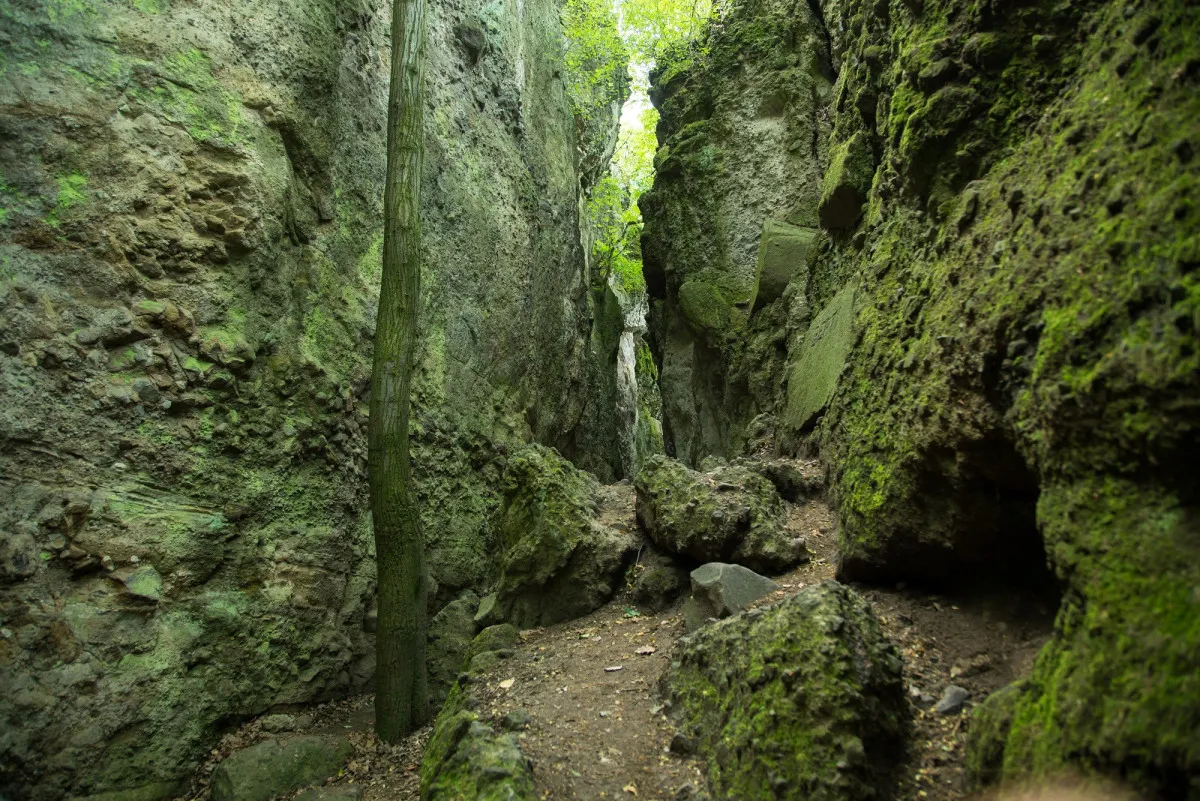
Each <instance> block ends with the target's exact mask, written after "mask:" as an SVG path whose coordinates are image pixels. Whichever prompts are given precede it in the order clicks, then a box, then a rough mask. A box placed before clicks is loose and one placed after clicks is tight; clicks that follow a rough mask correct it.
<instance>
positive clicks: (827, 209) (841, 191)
mask: <svg viewBox="0 0 1200 801" xmlns="http://www.w3.org/2000/svg"><path fill="white" fill-rule="evenodd" d="M874 177H875V154H874V152H873V151H872V148H871V140H870V138H869V137H868V136H867V134H866V133H865V132H863V131H858V132H857V133H855V134H854V135H853V136H852V137H850V138H849V139H847V140H846V141H845V142H843V143H842V144H840V145H838V147H836V148H835V149H834V151H833V153H832V155H831V156H830V160H829V168H828V169H827V170H826V171H825V180H824V181H823V182H822V184H821V203H820V207H819V214H820V218H821V225H823V226H824V227H826V228H850V227H852V226H853V225H854V223H855V222H857V221H858V217H859V213H860V210H861V209H862V205H863V203H864V202H866V199H867V195H869V194H870V193H871V183H872V181H873V180H874Z"/></svg>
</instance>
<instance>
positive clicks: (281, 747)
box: [212, 737, 354, 801]
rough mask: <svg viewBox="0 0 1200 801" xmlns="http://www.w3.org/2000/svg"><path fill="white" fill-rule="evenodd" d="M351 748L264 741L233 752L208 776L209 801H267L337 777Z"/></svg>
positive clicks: (305, 740) (311, 740) (327, 742)
mask: <svg viewBox="0 0 1200 801" xmlns="http://www.w3.org/2000/svg"><path fill="white" fill-rule="evenodd" d="M353 752H354V747H353V746H351V745H350V743H349V742H347V741H346V740H336V741H335V740H331V739H328V738H325V737H295V738H291V739H288V740H265V741H263V742H261V743H256V744H255V745H252V746H250V747H249V748H245V749H242V750H241V751H237V752H235V753H234V754H232V755H231V756H229V757H228V758H226V759H225V760H224V761H222V762H221V764H219V765H217V769H216V770H214V771H213V775H212V797H213V801H269V799H272V798H274V797H276V796H278V795H283V794H284V793H286V792H288V791H289V790H294V789H296V788H297V787H303V786H305V785H306V784H314V783H316V782H319V781H322V780H324V779H326V778H328V777H329V776H332V775H333V774H335V773H337V772H338V770H340V769H341V767H342V766H343V765H344V764H346V760H347V759H348V758H349V757H350V754H352V753H353Z"/></svg>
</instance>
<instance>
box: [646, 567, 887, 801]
mask: <svg viewBox="0 0 1200 801" xmlns="http://www.w3.org/2000/svg"><path fill="white" fill-rule="evenodd" d="M902 664H903V663H902V662H901V660H900V656H899V654H898V653H897V652H896V649H895V648H894V647H893V646H892V644H891V643H889V642H888V641H887V639H886V638H885V637H884V635H883V633H882V631H881V630H880V626H879V622H878V620H876V618H875V615H874V614H873V613H872V612H871V608H870V606H869V605H868V604H867V602H866V601H865V600H864V599H863V598H861V597H860V596H859V595H857V594H856V593H855V592H853V591H852V590H850V589H849V588H848V587H846V586H844V585H842V584H839V583H837V582H834V581H826V582H823V583H821V584H819V585H815V586H812V587H809V588H807V589H805V590H803V591H801V592H800V593H798V594H796V595H793V596H791V597H789V598H786V599H785V600H783V601H780V602H779V603H777V604H775V605H773V606H770V607H766V608H763V609H755V610H752V611H750V612H747V613H746V614H743V615H738V616H736V617H731V618H727V619H725V620H722V621H718V622H717V623H714V624H712V625H710V626H705V627H704V628H702V629H700V630H699V631H697V632H696V633H694V634H692V635H690V636H689V637H687V638H685V639H684V640H683V641H682V648H681V652H680V654H679V661H678V662H675V663H673V664H672V666H671V669H670V671H669V672H668V673H667V675H666V677H665V678H664V686H665V689H666V693H667V698H668V700H669V702H670V709H671V716H672V719H673V720H674V721H675V723H676V724H677V726H678V728H679V739H680V742H681V743H686V744H687V745H688V747H691V748H694V749H695V751H696V752H697V753H698V754H699V755H700V756H701V758H702V759H703V760H704V762H705V763H706V764H707V766H708V778H709V781H710V783H711V785H712V789H713V791H714V794H715V795H716V796H718V797H722V798H737V799H741V800H742V801H754V799H811V800H812V801H859V800H860V799H861V800H862V801H865V800H866V799H878V798H888V797H891V796H892V794H893V792H894V789H895V787H896V781H897V779H898V778H899V769H900V767H901V765H902V762H903V758H904V754H905V745H906V741H907V737H908V734H909V729H910V718H909V715H910V711H909V705H908V701H907V699H906V698H905V693H904V682H903V680H902Z"/></svg>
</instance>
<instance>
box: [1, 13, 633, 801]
mask: <svg viewBox="0 0 1200 801" xmlns="http://www.w3.org/2000/svg"><path fill="white" fill-rule="evenodd" d="M389 14H390V7H389V6H388V4H386V3H381V2H369V1H368V0H350V2H338V3H332V2H325V1H324V0H318V1H317V2H298V1H297V0H264V2H258V3H254V4H253V7H252V8H250V7H244V6H243V5H239V4H236V3H228V2H221V1H220V0H217V1H216V2H205V3H200V4H195V3H175V2H168V1H167V0H137V1H136V2H127V1H126V0H71V1H70V2H66V1H65V0H48V2H41V0H16V1H15V2H11V3H6V4H4V6H3V8H0V29H2V30H3V33H0V45H2V47H3V51H4V58H3V60H2V63H0V73H2V78H0V139H3V141H4V147H3V148H0V173H2V174H0V240H2V242H3V244H0V263H2V266H0V320H2V321H3V322H0V473H2V475H3V478H0V529H3V530H4V532H5V536H4V537H3V538H0V539H2V540H3V542H2V543H0V619H2V623H3V626H2V628H3V639H0V686H3V687H4V688H5V691H4V692H3V693H0V731H3V732H4V734H3V736H2V737H0V786H3V787H4V790H3V794H4V795H6V796H7V797H13V796H15V797H18V798H20V797H24V796H32V797H35V798H61V797H66V796H68V795H71V794H73V793H97V792H103V791H108V790H118V789H122V788H130V787H133V786H135V785H145V784H152V783H156V782H158V783H162V782H166V783H169V782H170V781H172V780H174V779H176V778H179V777H181V776H184V775H187V774H188V773H190V771H191V769H192V767H193V766H194V765H195V764H196V762H197V761H198V760H199V759H200V758H201V757H202V756H203V755H204V754H206V753H207V750H208V748H209V746H210V744H211V741H212V740H213V738H214V737H215V736H216V734H217V730H216V725H217V724H218V722H219V721H224V720H229V719H232V718H237V717H242V716H248V715H253V714H257V713H261V712H262V711H264V710H266V709H268V708H269V707H271V706H273V705H275V704H295V703H304V702H308V701H314V700H319V699H323V698H328V697H332V696H337V695H343V694H345V693H347V692H350V691H354V690H357V689H360V688H363V687H364V686H365V685H366V684H367V683H368V682H369V680H370V678H371V675H372V673H373V670H374V665H373V655H372V653H373V648H372V642H371V641H372V636H373V635H372V634H371V633H370V632H369V631H365V630H364V625H365V624H366V623H367V620H366V618H367V609H368V607H369V605H370V603H371V597H372V594H373V587H374V565H373V546H372V543H371V532H370V524H369V520H368V518H367V516H366V513H365V510H366V508H367V504H366V484H365V481H364V475H365V467H366V446H365V437H364V429H365V425H366V409H367V403H366V400H367V398H366V395H365V393H366V389H367V377H368V372H369V367H370V341H371V336H372V328H373V320H374V314H375V303H376V299H377V294H378V281H379V269H380V248H381V241H382V240H381V236H382V221H381V210H382V198H383V174H384V142H385V130H384V128H385V120H386V96H387V79H388V65H387V53H388V19H389ZM561 31H562V29H561V24H560V19H559V7H558V4H557V3H555V2H552V0H531V1H530V2H525V3H523V4H520V7H519V8H518V6H516V5H512V4H510V5H504V4H490V5H488V4H484V3H478V2H468V1H467V0H464V1H463V2H457V1H456V2H451V3H448V4H439V5H436V6H434V7H432V8H431V9H430V17H429V35H428V42H429V46H428V50H427V58H428V70H427V75H428V86H429V97H428V103H429V108H428V110H427V114H426V121H427V131H426V159H425V175H424V185H425V186H424V198H425V206H424V208H423V210H422V216H423V218H424V233H425V238H424V243H425V247H426V259H425V270H426V271H425V280H424V282H423V286H424V287H425V294H424V297H423V308H422V311H421V315H422V341H421V343H420V345H419V348H418V350H419V359H418V361H419V363H418V364H417V366H416V376H415V379H414V402H415V410H414V414H413V430H412V434H413V454H414V460H415V462H416V463H417V464H418V465H419V469H418V470H417V484H418V486H417V488H416V489H417V494H418V498H419V502H420V509H421V514H422V523H423V526H424V529H425V532H426V535H427V539H428V555H429V560H428V561H429V564H430V567H431V570H432V573H433V578H434V579H435V580H436V582H437V583H438V585H439V590H438V592H437V593H436V594H435V595H434V598H435V599H436V601H437V603H438V604H441V603H445V602H446V601H448V600H450V599H452V598H454V597H455V596H456V595H458V593H459V592H460V591H461V590H462V589H463V588H467V587H471V586H479V585H481V584H482V583H483V582H484V580H485V579H487V578H489V577H490V575H491V569H492V566H493V564H494V556H495V554H496V548H497V541H498V540H497V537H496V536H495V528H494V525H495V514H496V512H497V511H498V509H499V508H500V505H501V501H502V498H503V491H502V489H501V487H500V481H501V477H502V474H503V470H504V462H505V458H506V455H507V453H508V452H509V451H510V450H512V449H515V448H517V447H519V446H521V445H523V444H525V443H526V442H528V441H531V440H534V439H536V440H540V441H544V442H548V443H551V444H554V445H556V446H558V447H560V448H561V449H563V451H564V452H566V453H567V454H568V456H571V457H573V458H577V459H580V460H586V459H588V458H590V455H591V453H592V452H595V453H596V454H598V455H597V456H596V458H595V462H596V463H597V464H598V465H600V464H605V463H607V462H606V460H608V459H609V457H608V456H605V454H609V453H611V454H612V456H611V462H612V463H613V467H612V469H613V470H618V469H620V462H619V459H618V458H617V456H616V453H617V446H616V432H615V431H613V430H611V429H609V428H606V427H604V426H601V425H599V424H596V425H594V426H592V429H591V430H589V431H586V432H585V431H583V429H585V428H587V427H588V425H590V424H589V423H588V421H586V420H584V419H583V410H584V408H585V406H586V403H587V400H586V399H587V396H588V395H589V393H590V388H589V387H590V385H589V380H590V379H589V375H591V371H590V370H589V363H590V360H591V359H592V355H591V354H590V352H589V350H588V348H587V342H588V340H589V337H590V322H589V321H590V319H591V318H592V317H593V313H592V310H591V309H590V308H589V303H590V300H589V295H588V293H587V292H586V286H587V284H588V278H587V276H586V275H585V274H584V272H585V262H584V257H583V256H584V254H583V249H582V245H581V243H580V233H579V215H578V202H579V198H578V194H579V168H578V167H577V159H578V158H581V153H580V151H579V150H578V148H577V143H576V141H575V112H576V109H575V108H574V107H573V105H572V102H571V100H570V99H569V98H568V97H567V94H566V91H565V89H564V81H563V70H564V66H563V65H564V60H563V41H562V33H561ZM601 100H602V102H603V103H604V109H603V110H601V111H598V112H597V114H594V115H592V116H591V117H590V119H591V120H592V121H593V123H594V124H595V126H596V128H595V131H593V133H594V132H596V131H599V129H600V127H602V126H601V125H600V122H601V121H602V120H603V119H604V118H605V117H604V115H605V114H607V115H608V117H607V118H608V119H609V120H611V121H615V120H613V116H612V115H613V110H612V107H611V106H612V100H611V98H607V99H601ZM590 169H594V165H593V166H592V167H590ZM551 354H552V357H551V356H549V355H551ZM606 443H607V444H606ZM589 449H590V450H589ZM432 611H436V607H435V609H434V610H432Z"/></svg>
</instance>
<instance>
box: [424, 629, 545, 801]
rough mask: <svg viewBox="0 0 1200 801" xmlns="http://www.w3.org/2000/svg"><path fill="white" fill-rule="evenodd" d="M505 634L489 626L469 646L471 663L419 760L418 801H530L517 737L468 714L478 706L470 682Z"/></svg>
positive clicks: (528, 771) (497, 654) (532, 794)
mask: <svg viewBox="0 0 1200 801" xmlns="http://www.w3.org/2000/svg"><path fill="white" fill-rule="evenodd" d="M509 631H511V633H512V641H511V642H509V643H508V644H509V645H511V644H515V641H516V630H515V628H513V627H512V626H510V625H506V624H505V625H499V626H492V627H490V628H488V629H485V630H484V631H482V632H480V634H479V636H478V637H476V639H475V641H474V642H473V643H472V644H471V648H470V650H471V652H472V654H473V656H472V659H471V663H470V665H469V666H468V667H467V669H466V670H465V671H464V672H463V674H462V676H461V677H460V679H459V682H458V683H457V684H456V685H455V686H454V688H453V689H452V690H451V691H450V696H449V698H448V699H447V700H446V704H445V706H443V707H442V711H441V713H440V714H439V715H438V717H437V720H436V721H435V722H434V726H433V735H432V736H431V737H430V738H429V742H428V744H426V746H425V753H424V756H423V757H422V760H421V799H422V801H459V799H467V798H495V799H510V800H511V801H525V800H526V799H528V801H533V799H536V798H538V794H537V792H536V790H535V789H534V786H533V770H532V768H531V767H530V765H529V761H528V760H527V759H526V758H525V755H524V754H523V753H522V752H521V744H520V740H519V739H518V737H517V735H516V734H515V733H512V732H497V731H496V730H495V729H494V728H493V727H491V726H489V725H487V724H485V723H483V722H481V721H480V720H479V716H478V715H477V714H475V712H474V711H473V709H474V708H476V707H477V706H478V705H479V704H480V703H481V701H480V699H479V698H478V697H477V695H476V694H475V690H476V689H477V685H475V684H474V680H475V678H476V677H477V676H478V675H479V674H480V673H481V672H482V671H483V670H486V667H487V666H488V665H490V664H492V662H493V661H494V660H496V659H499V658H501V654H502V653H503V651H502V650H500V651H498V650H497V648H498V647H499V648H503V646H504V645H505V643H506V642H507V641H508V640H507V636H506V635H507V633H508V632H509Z"/></svg>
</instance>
